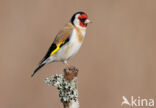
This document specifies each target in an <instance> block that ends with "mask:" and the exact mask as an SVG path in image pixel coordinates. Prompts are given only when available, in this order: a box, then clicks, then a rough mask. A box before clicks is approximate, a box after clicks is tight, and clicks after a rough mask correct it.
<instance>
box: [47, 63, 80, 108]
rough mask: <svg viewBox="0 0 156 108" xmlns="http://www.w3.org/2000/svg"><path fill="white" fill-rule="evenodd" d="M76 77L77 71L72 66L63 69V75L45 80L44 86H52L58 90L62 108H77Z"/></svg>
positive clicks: (56, 75)
mask: <svg viewBox="0 0 156 108" xmlns="http://www.w3.org/2000/svg"><path fill="white" fill-rule="evenodd" d="M77 76H78V69H77V68H75V67H73V66H72V67H70V68H65V69H64V73H63V74H59V75H58V74H55V75H53V76H51V77H49V78H46V79H45V83H46V84H48V85H50V84H52V85H53V86H55V87H56V88H57V89H58V91H59V98H60V101H61V102H62V103H63V106H64V108H79V101H78V90H77V84H76V83H77V79H78V78H77Z"/></svg>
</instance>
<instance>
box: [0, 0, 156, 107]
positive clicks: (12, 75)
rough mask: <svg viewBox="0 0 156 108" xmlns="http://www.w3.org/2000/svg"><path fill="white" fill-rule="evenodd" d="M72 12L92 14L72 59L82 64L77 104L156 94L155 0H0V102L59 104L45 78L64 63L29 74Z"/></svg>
mask: <svg viewBox="0 0 156 108" xmlns="http://www.w3.org/2000/svg"><path fill="white" fill-rule="evenodd" d="M77 11H84V12H86V13H87V14H88V16H89V19H90V20H92V21H93V23H92V24H90V25H88V29H87V34H86V37H85V41H84V44H83V46H82V47H81V50H80V51H79V53H78V54H77V55H76V56H74V57H73V58H72V59H70V61H69V62H70V64H72V65H74V66H76V67H78V68H79V70H80V71H79V79H78V89H79V100H80V107H81V108H121V107H122V106H121V102H122V96H126V97H127V98H130V96H134V97H136V98H137V97H138V96H140V97H141V98H147V99H149V98H153V99H156V85H155V82H156V1H155V0H0V49H1V51H0V108H62V107H63V106H62V104H61V103H60V101H59V97H58V92H57V90H56V88H55V87H53V86H47V85H46V84H45V83H44V79H45V78H47V77H49V76H51V75H54V74H56V73H57V74H60V73H62V70H63V68H64V67H65V66H64V64H63V63H52V64H49V65H47V66H45V67H43V68H42V69H41V70H40V71H39V72H38V73H37V74H36V75H35V76H34V77H33V78H31V77H30V76H31V74H32V72H33V71H34V69H35V68H36V67H37V65H38V63H39V61H40V60H41V59H42V57H43V56H44V54H45V53H46V52H47V50H48V48H49V46H50V45H51V43H52V42H53V39H54V37H55V35H56V34H57V32H58V31H59V30H60V29H61V28H62V27H63V26H64V25H65V24H66V23H67V22H68V21H69V20H70V18H71V16H72V15H73V14H74V13H75V12H77ZM125 107H127V106H124V108H125Z"/></svg>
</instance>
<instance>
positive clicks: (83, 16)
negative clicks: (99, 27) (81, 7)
mask: <svg viewBox="0 0 156 108" xmlns="http://www.w3.org/2000/svg"><path fill="white" fill-rule="evenodd" d="M78 19H79V25H80V26H81V27H87V24H88V23H86V20H88V16H87V14H81V15H79V16H78Z"/></svg>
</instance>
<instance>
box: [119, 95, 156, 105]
mask: <svg viewBox="0 0 156 108" xmlns="http://www.w3.org/2000/svg"><path fill="white" fill-rule="evenodd" d="M123 105H128V106H130V107H136V106H139V107H140V106H144V107H145V106H146V107H154V99H146V98H141V97H140V96H138V97H137V98H134V96H131V97H130V100H128V99H127V98H126V97H125V96H122V103H121V106H123Z"/></svg>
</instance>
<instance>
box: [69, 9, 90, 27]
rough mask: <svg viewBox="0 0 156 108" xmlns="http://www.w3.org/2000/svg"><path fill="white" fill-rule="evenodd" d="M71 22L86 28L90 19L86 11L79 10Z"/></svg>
mask: <svg viewBox="0 0 156 108" xmlns="http://www.w3.org/2000/svg"><path fill="white" fill-rule="evenodd" d="M71 23H72V24H73V25H75V26H76V27H78V28H80V29H86V27H87V24H88V23H90V20H89V19H88V15H87V14H86V13H84V12H77V13H75V14H74V15H73V16H72V18H71Z"/></svg>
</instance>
